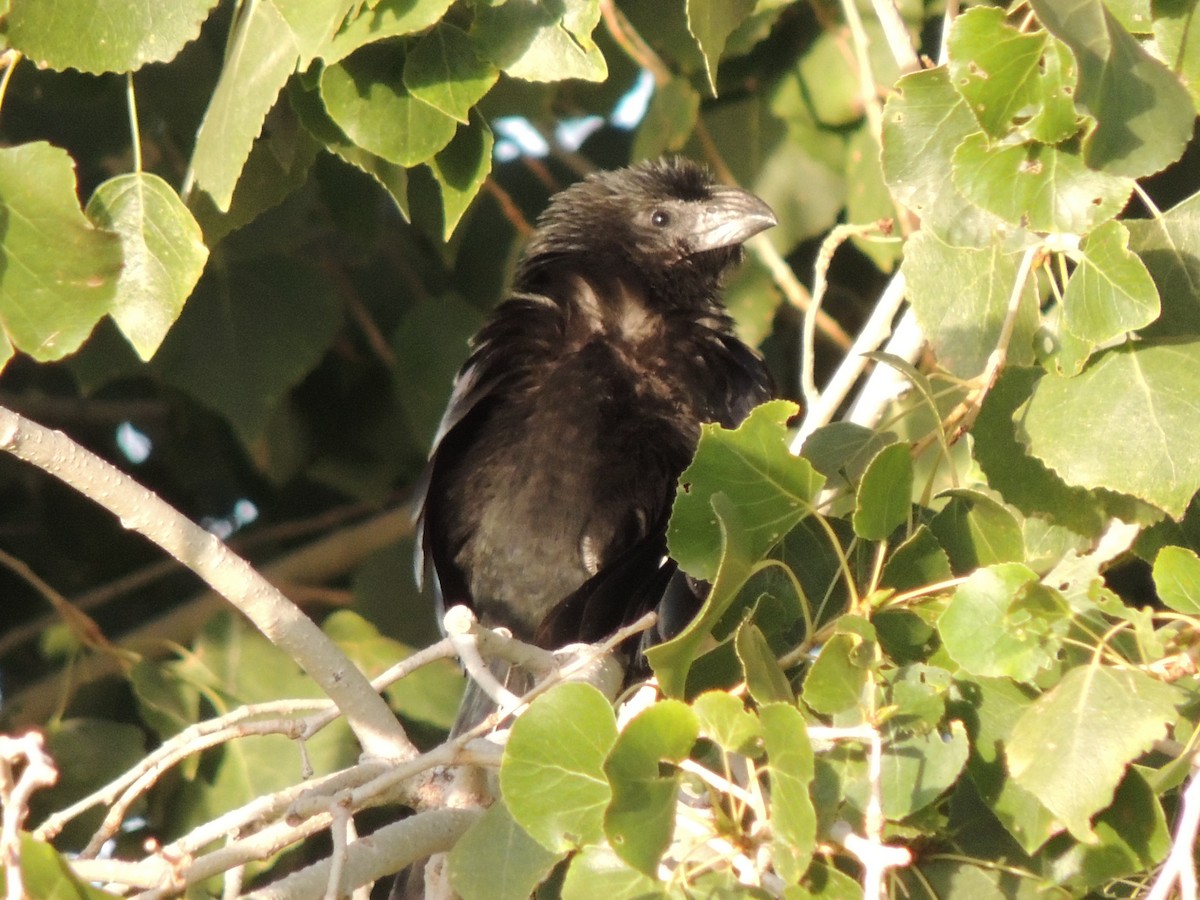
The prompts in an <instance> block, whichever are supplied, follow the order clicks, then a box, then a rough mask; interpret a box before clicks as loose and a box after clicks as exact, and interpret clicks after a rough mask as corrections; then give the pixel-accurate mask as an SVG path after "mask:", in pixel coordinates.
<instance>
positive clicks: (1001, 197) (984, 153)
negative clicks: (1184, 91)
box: [951, 134, 1133, 234]
mask: <svg viewBox="0 0 1200 900" xmlns="http://www.w3.org/2000/svg"><path fill="white" fill-rule="evenodd" d="M951 177H952V178H953V180H954V186H955V187H957V188H958V189H959V190H960V191H961V192H962V194H963V196H964V197H966V198H967V199H968V200H970V201H971V202H972V203H976V204H978V205H979V206H981V207H983V208H984V209H986V210H988V211H989V212H992V213H995V214H996V215H998V216H1000V217H1001V218H1003V219H1005V220H1006V221H1008V222H1009V223H1011V224H1013V225H1022V226H1025V227H1027V228H1029V229H1031V230H1033V231H1046V232H1057V233H1065V234H1083V233H1084V232H1086V231H1090V230H1091V229H1093V228H1095V227H1096V226H1097V225H1099V224H1100V223H1102V222H1106V221H1108V220H1109V219H1111V218H1112V217H1113V216H1115V215H1116V214H1117V213H1119V212H1120V211H1121V210H1122V209H1123V208H1124V207H1125V204H1126V203H1127V202H1128V201H1129V194H1130V192H1131V191H1132V190H1133V182H1132V180H1130V179H1129V178H1124V177H1121V176H1118V175H1111V174H1108V173H1107V172H1104V171H1096V170H1094V169H1090V168H1088V166H1087V165H1086V164H1085V163H1084V161H1083V159H1082V157H1081V156H1079V155H1078V154H1076V153H1071V152H1068V151H1067V150H1062V149H1058V148H1056V147H1050V146H1047V145H1046V144H1041V143H1027V144H1016V145H1012V146H1008V145H997V146H993V145H992V144H990V142H989V141H988V139H987V137H985V136H984V135H983V134H973V135H971V136H969V137H968V138H966V139H965V140H964V141H963V142H962V144H960V145H959V147H958V149H957V150H956V151H955V152H954V160H953V164H952V167H951Z"/></svg>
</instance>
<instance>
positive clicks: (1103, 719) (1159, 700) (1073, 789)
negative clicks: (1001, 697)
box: [1008, 665, 1181, 841]
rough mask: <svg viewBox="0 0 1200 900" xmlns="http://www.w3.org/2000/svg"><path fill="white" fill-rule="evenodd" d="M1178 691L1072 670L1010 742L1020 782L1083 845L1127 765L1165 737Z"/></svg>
mask: <svg viewBox="0 0 1200 900" xmlns="http://www.w3.org/2000/svg"><path fill="white" fill-rule="evenodd" d="M1180 699H1181V696H1180V694H1179V692H1178V691H1177V690H1176V689H1174V688H1172V687H1170V686H1169V685H1166V684H1163V683H1161V682H1158V681H1155V680H1154V679H1152V678H1151V677H1150V676H1148V675H1145V674H1143V673H1142V672H1139V671H1137V670H1135V669H1110V668H1105V667H1100V666H1095V665H1088V666H1079V667H1077V668H1074V669H1071V670H1070V671H1069V672H1068V673H1067V674H1066V675H1065V676H1064V677H1063V679H1062V681H1060V682H1059V683H1058V684H1057V685H1055V686H1054V687H1053V688H1051V689H1050V690H1048V691H1047V692H1046V693H1045V694H1043V695H1042V696H1041V697H1040V698H1039V699H1038V700H1037V702H1036V703H1034V704H1033V705H1032V706H1031V707H1030V708H1029V709H1028V710H1026V711H1025V713H1024V714H1023V715H1022V716H1021V718H1020V720H1019V721H1018V722H1017V724H1016V726H1015V727H1014V728H1013V732H1012V738H1011V739H1010V740H1009V743H1008V765H1009V771H1011V772H1012V775H1013V777H1014V778H1015V779H1016V781H1017V783H1018V784H1020V785H1021V786H1022V787H1023V788H1025V789H1026V790H1028V791H1030V792H1031V793H1033V794H1034V795H1036V796H1037V798H1038V799H1039V800H1040V801H1041V802H1042V803H1044V804H1045V805H1046V807H1047V808H1048V809H1050V810H1052V811H1053V812H1054V813H1056V814H1057V815H1058V816H1059V817H1060V818H1061V819H1062V821H1063V823H1064V824H1065V825H1066V826H1067V828H1068V829H1070V831H1071V833H1072V834H1073V835H1075V837H1076V838H1077V839H1078V840H1081V841H1092V840H1094V837H1093V835H1092V826H1091V823H1090V821H1089V820H1090V818H1091V817H1092V816H1093V815H1094V814H1095V813H1097V812H1099V811H1100V810H1101V809H1103V808H1104V807H1106V806H1108V804H1109V803H1111V802H1112V798H1113V792H1114V791H1115V790H1116V787H1117V783H1118V782H1119V781H1120V780H1121V776H1122V775H1123V774H1124V772H1125V768H1126V766H1128V764H1129V763H1130V762H1131V761H1132V760H1133V759H1135V758H1136V757H1137V756H1138V755H1139V754H1141V753H1143V752H1145V751H1146V750H1148V749H1149V748H1150V745H1151V744H1153V742H1154V741H1155V740H1157V739H1159V738H1161V737H1163V736H1164V735H1165V734H1166V730H1167V723H1168V722H1169V721H1170V720H1171V719H1172V717H1173V716H1174V714H1175V706H1176V704H1177V703H1178V702H1179V701H1180Z"/></svg>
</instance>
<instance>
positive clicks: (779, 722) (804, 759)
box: [759, 703, 817, 882]
mask: <svg viewBox="0 0 1200 900" xmlns="http://www.w3.org/2000/svg"><path fill="white" fill-rule="evenodd" d="M759 718H760V719H762V726H763V742H764V744H765V746H766V751H767V778H768V779H769V783H770V789H771V805H770V816H771V819H770V824H771V861H772V863H773V865H774V867H775V871H776V872H778V873H779V875H780V877H782V878H783V879H784V881H787V882H795V881H798V880H799V879H800V876H802V875H803V874H804V871H805V869H807V868H808V864H809V862H810V861H811V860H812V855H813V850H814V848H815V846H816V837H817V815H816V812H815V811H814V809H813V803H812V799H811V797H809V785H810V784H811V783H812V780H813V772H814V766H813V750H812V745H811V744H810V743H809V740H808V728H807V724H806V723H805V721H804V717H803V716H802V715H800V711H799V710H798V709H796V707H794V706H791V705H790V704H787V703H768V704H766V705H765V706H763V707H762V708H761V709H760V710H759Z"/></svg>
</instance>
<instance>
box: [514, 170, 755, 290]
mask: <svg viewBox="0 0 1200 900" xmlns="http://www.w3.org/2000/svg"><path fill="white" fill-rule="evenodd" d="M775 224H776V219H775V214H774V213H773V212H772V211H771V208H770V207H769V206H767V204H766V203H764V202H763V201H762V200H760V199H759V198H758V197H756V196H754V195H753V194H751V193H749V192H748V191H744V190H742V189H740V188H734V187H728V186H726V185H722V184H716V183H714V182H713V180H712V177H711V176H710V175H709V173H708V171H707V170H706V169H705V168H703V167H702V166H699V165H697V164H696V163H693V162H690V161H688V160H684V159H675V160H662V161H659V162H652V163H641V164H638V165H635V166H630V167H629V168H626V169H618V170H616V171H611V172H598V173H596V174H594V175H591V176H589V177H587V178H585V179H584V180H583V181H580V182H577V183H576V184H574V185H572V186H570V187H568V188H566V189H565V190H563V191H561V192H559V193H558V194H556V195H555V196H554V197H553V199H552V200H551V201H550V205H549V207H547V209H546V211H545V212H544V213H543V214H542V216H541V218H540V219H539V220H538V227H537V233H536V234H535V235H534V237H533V239H532V240H531V242H530V244H529V246H528V247H527V248H526V251H525V254H524V257H523V260H522V264H521V269H520V272H522V273H529V274H532V273H533V272H534V271H535V270H537V269H538V268H541V267H543V266H547V265H551V266H552V265H554V264H556V263H559V262H563V263H566V264H567V265H570V266H572V267H576V268H580V267H582V268H583V269H585V270H587V269H594V270H599V271H601V272H603V271H604V269H606V268H608V269H610V270H616V271H620V270H622V269H625V268H632V270H635V271H636V272H638V273H639V275H640V276H641V277H644V278H646V279H647V280H648V281H650V282H652V283H654V282H662V283H665V284H669V283H671V282H672V281H674V280H675V279H679V278H682V279H684V280H685V281H689V282H694V281H695V280H700V281H706V282H711V283H712V284H714V285H715V284H717V283H719V281H720V279H721V276H722V275H723V274H724V272H725V271H726V270H727V269H728V268H729V267H730V266H731V265H733V264H734V263H736V262H737V261H738V260H739V259H740V258H741V246H742V243H743V242H744V241H746V240H747V239H748V238H751V237H753V236H754V235H756V234H758V233H759V232H760V231H764V230H766V229H767V228H770V227H771V226H773V225H775Z"/></svg>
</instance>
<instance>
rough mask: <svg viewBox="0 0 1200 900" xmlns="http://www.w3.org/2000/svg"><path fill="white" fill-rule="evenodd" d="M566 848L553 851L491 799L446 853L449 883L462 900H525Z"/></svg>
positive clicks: (500, 804) (548, 872) (560, 857)
mask: <svg viewBox="0 0 1200 900" xmlns="http://www.w3.org/2000/svg"><path fill="white" fill-rule="evenodd" d="M564 855H565V852H564V853H551V852H550V851H549V850H547V849H546V848H545V847H543V846H542V845H541V844H539V843H538V842H537V841H535V840H534V839H533V838H531V837H530V836H529V835H528V834H526V833H525V831H524V830H523V829H522V828H521V826H520V825H518V824H517V823H516V822H514V821H513V818H512V816H511V815H509V812H508V809H507V808H506V807H505V805H504V804H503V803H493V804H492V805H491V806H489V807H488V808H487V809H486V810H484V812H483V815H482V816H481V817H480V818H479V821H477V822H476V823H475V824H474V825H472V826H471V827H470V828H469V829H467V831H466V833H465V834H463V836H462V837H461V838H459V840H458V842H457V843H456V844H455V845H454V849H453V850H451V851H450V853H449V855H448V857H447V864H448V868H449V874H450V884H451V885H452V886H453V888H454V890H455V892H456V893H457V894H458V895H459V896H461V897H462V898H463V900H526V898H528V897H529V895H530V894H532V893H533V891H534V888H536V887H537V886H538V885H539V884H541V883H542V882H543V881H544V880H545V879H546V876H548V875H549V874H550V871H551V870H552V869H553V868H554V866H555V865H556V864H557V863H558V861H559V860H560V859H562V858H563V856H564Z"/></svg>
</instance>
